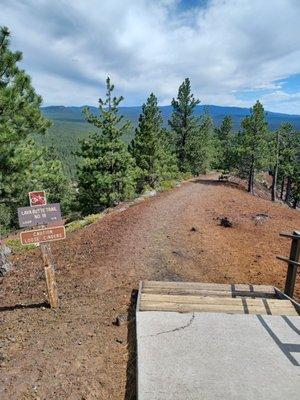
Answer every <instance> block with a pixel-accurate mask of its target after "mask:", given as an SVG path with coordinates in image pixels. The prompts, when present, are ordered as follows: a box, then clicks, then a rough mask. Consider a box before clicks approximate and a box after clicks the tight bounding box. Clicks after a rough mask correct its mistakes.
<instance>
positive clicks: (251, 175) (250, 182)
mask: <svg viewBox="0 0 300 400" xmlns="http://www.w3.org/2000/svg"><path fill="white" fill-rule="evenodd" d="M253 186H254V160H253V157H252V160H251V167H250V172H249V178H248V192H249V193H251V194H254V190H253Z"/></svg>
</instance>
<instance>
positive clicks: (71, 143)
mask: <svg viewBox="0 0 300 400" xmlns="http://www.w3.org/2000/svg"><path fill="white" fill-rule="evenodd" d="M83 108H84V107H64V106H50V107H42V113H43V114H44V115H45V117H47V118H48V119H50V120H51V121H52V126H51V127H50V129H49V130H48V133H47V135H45V136H38V137H37V141H38V143H40V144H42V145H45V146H54V148H55V149H56V150H57V153H58V155H59V157H60V158H61V159H62V161H63V164H64V168H65V171H66V172H67V173H68V175H69V176H71V177H72V178H74V177H75V167H76V162H77V160H78V157H77V156H76V155H74V153H75V152H76V151H77V150H78V140H79V139H83V138H84V137H86V136H87V133H88V132H90V131H92V130H93V128H92V127H91V126H90V125H89V124H88V123H87V122H86V121H85V118H84V115H83ZM89 108H90V110H91V112H93V113H94V114H97V112H98V109H97V108H96V107H89ZM141 109H142V107H120V108H119V111H120V114H121V115H124V117H125V118H126V119H128V120H129V121H131V122H132V125H133V129H131V131H130V132H129V133H128V134H127V135H125V136H124V138H123V139H124V140H125V142H128V143H129V142H130V140H131V139H132V138H133V136H134V127H136V125H137V123H138V119H139V115H140V113H141ZM159 109H160V112H161V115H162V118H163V125H164V126H165V127H167V125H168V120H169V119H170V117H171V114H172V106H161V107H159ZM205 112H207V113H209V114H210V115H211V117H212V119H213V122H214V124H215V125H216V126H220V125H221V123H222V120H223V119H224V117H225V116H228V115H230V116H231V117H232V123H233V131H234V132H238V131H239V130H240V128H241V122H242V120H243V118H245V117H246V116H247V115H249V114H250V110H249V109H248V108H240V107H221V106H214V105H197V106H196V107H195V110H194V115H195V116H198V117H200V116H201V115H203V114H204V113H205ZM266 120H267V122H268V125H269V128H270V129H271V130H275V129H277V128H278V127H279V126H280V124H281V123H282V122H290V123H291V124H292V125H293V126H294V127H295V129H297V130H300V116H299V115H288V114H281V113H273V112H269V111H268V112H266Z"/></svg>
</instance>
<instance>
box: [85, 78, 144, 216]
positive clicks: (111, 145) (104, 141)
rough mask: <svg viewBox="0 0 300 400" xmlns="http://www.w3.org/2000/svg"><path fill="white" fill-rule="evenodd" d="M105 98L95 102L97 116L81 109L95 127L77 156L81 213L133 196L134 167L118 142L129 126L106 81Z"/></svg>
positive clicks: (112, 86) (93, 210) (130, 158)
mask: <svg viewBox="0 0 300 400" xmlns="http://www.w3.org/2000/svg"><path fill="white" fill-rule="evenodd" d="M106 86H107V93H106V99H105V100H102V99H101V98H100V99H99V116H96V115H94V114H92V113H91V111H90V110H89V109H88V108H86V109H85V110H84V113H85V116H86V120H87V121H88V122H89V123H90V124H92V125H94V126H95V127H96V128H98V130H97V132H93V133H91V134H90V135H89V137H88V139H86V140H83V141H81V150H80V151H79V152H78V155H79V156H80V157H81V158H82V163H81V165H79V166H78V190H79V195H78V200H79V205H80V209H81V211H82V212H83V213H85V214H87V213H91V212H95V211H97V210H101V209H103V208H104V207H108V206H111V205H114V204H117V203H118V202H120V201H122V200H124V199H127V198H130V197H131V196H132V195H133V194H134V188H135V179H136V166H135V163H134V160H133V158H132V156H131V155H130V153H129V151H128V148H127V145H126V144H125V143H124V141H123V140H122V136H123V135H125V134H126V133H127V132H128V130H129V128H130V123H128V122H125V123H124V122H123V116H120V115H119V114H118V106H119V104H120V102H121V101H122V100H123V97H122V96H121V97H118V98H117V97H113V90H114V85H112V84H111V82H110V78H107V80H106Z"/></svg>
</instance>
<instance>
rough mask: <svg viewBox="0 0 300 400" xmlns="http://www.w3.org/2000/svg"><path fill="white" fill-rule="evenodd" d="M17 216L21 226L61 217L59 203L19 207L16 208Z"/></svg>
mask: <svg viewBox="0 0 300 400" xmlns="http://www.w3.org/2000/svg"><path fill="white" fill-rule="evenodd" d="M18 217H19V225H20V227H21V228H25V227H29V226H36V225H43V224H47V223H49V222H54V221H60V220H61V219H62V218H61V212H60V205H59V203H53V204H47V205H46V206H38V207H20V208H18Z"/></svg>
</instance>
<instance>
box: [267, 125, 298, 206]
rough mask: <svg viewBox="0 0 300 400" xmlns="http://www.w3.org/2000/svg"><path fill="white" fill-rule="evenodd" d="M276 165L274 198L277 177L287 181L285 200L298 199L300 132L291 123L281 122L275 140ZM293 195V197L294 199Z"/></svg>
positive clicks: (273, 185) (273, 195) (273, 196)
mask: <svg viewBox="0 0 300 400" xmlns="http://www.w3.org/2000/svg"><path fill="white" fill-rule="evenodd" d="M273 147H274V150H275V151H274V160H275V163H274V164H275V166H274V170H273V184H272V199H273V200H275V199H276V191H277V177H278V178H279V179H281V181H282V182H283V187H284V184H285V182H286V193H285V201H286V202H287V203H289V202H291V200H293V202H294V200H295V198H296V199H297V201H298V196H299V194H298V188H299V183H298V182H299V164H300V133H299V132H296V131H295V129H294V128H293V126H292V125H291V124H289V123H283V124H281V126H280V128H279V129H278V130H277V132H276V140H274V141H273ZM292 197H293V199H292Z"/></svg>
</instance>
